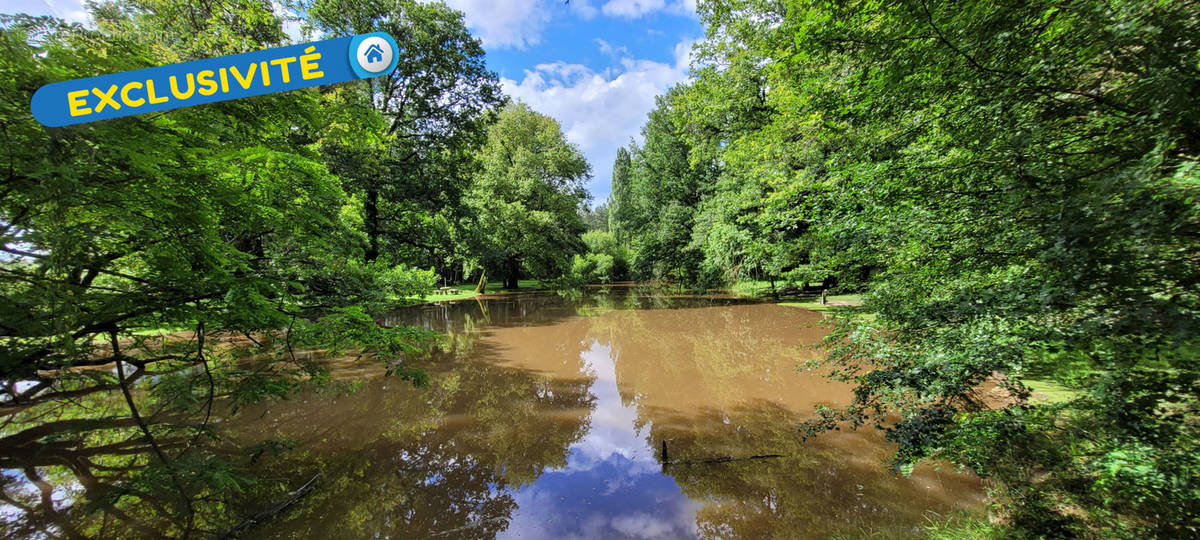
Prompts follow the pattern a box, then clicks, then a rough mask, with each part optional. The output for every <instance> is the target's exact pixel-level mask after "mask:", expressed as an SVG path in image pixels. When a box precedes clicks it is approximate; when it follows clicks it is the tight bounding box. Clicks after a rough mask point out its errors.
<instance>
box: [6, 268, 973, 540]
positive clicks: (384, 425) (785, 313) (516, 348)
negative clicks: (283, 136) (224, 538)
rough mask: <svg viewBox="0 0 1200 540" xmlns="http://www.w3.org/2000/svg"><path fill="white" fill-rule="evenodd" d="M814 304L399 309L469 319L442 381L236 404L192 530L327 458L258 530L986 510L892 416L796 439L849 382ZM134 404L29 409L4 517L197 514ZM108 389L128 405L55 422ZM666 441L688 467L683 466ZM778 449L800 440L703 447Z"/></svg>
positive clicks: (651, 534)
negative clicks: (898, 448) (164, 489)
mask: <svg viewBox="0 0 1200 540" xmlns="http://www.w3.org/2000/svg"><path fill="white" fill-rule="evenodd" d="M818 320H819V315H817V314H815V313H811V312H806V311H802V310H798V309H794V308H787V307H780V306H774V305H768V304H756V303H750V302H745V301H741V300H737V299H732V298H720V297H707V298H695V297H686V296H669V295H662V294H657V293H646V292H644V291H625V290H620V289H617V290H614V291H611V292H605V293H602V294H592V295H587V296H585V297H583V298H578V299H571V300H568V299H564V298H562V297H559V296H556V295H549V294H520V295H510V296H503V297H496V298H492V299H486V300H479V301H475V300H471V301H465V302H458V303H452V304H442V305H431V306H423V307H420V308H414V309H410V310H406V311H403V312H398V313H396V314H394V315H393V316H392V317H390V318H389V322H391V323H392V324H412V325H416V326H424V327H426V328H430V329H434V330H438V331H441V332H445V333H447V334H448V335H449V338H448V339H447V340H446V341H445V343H444V345H443V351H442V353H440V354H437V355H435V356H434V357H433V358H432V359H431V360H429V361H428V362H427V364H426V365H425V366H423V367H424V368H425V369H426V370H427V371H428V372H429V373H430V374H431V376H432V380H433V384H432V385H431V386H430V387H429V388H420V389H418V388H413V387H411V386H410V385H408V383H406V382H403V381H400V380H395V379H391V378H385V377H382V376H381V375H382V373H381V372H382V369H381V368H379V367H378V364H363V362H369V361H365V360H364V361H359V362H354V361H353V360H354V359H343V360H341V361H339V362H334V364H335V365H334V366H333V371H334V373H335V374H343V375H345V376H347V377H349V378H366V379H367V381H366V382H365V383H364V384H363V385H362V387H361V388H359V389H358V390H357V391H355V392H352V393H337V392H329V391H311V392H307V393H304V394H302V395H301V396H299V397H297V398H295V399H291V400H287V401H277V402H270V403H265V404H261V405H258V406H254V407H249V408H246V409H244V410H242V411H241V412H240V413H239V414H237V415H229V414H228V413H229V411H228V410H222V409H220V408H218V412H219V413H220V414H219V415H218V416H219V417H220V418H219V420H221V421H218V422H216V423H215V424H214V431H215V433H216V434H217V435H218V436H219V437H218V439H217V440H216V441H215V442H213V443H212V448H211V450H210V452H211V455H213V456H217V457H220V458H221V459H222V462H224V463H230V464H233V465H231V467H232V470H231V476H230V478H231V480H230V482H231V484H230V486H229V489H227V490H224V491H223V492H221V493H211V494H207V495H203V496H199V497H197V513H198V516H197V523H198V529H199V531H200V532H199V533H197V534H196V535H194V536H199V537H204V536H215V535H219V534H223V533H224V531H227V530H228V529H229V528H230V527H232V526H233V524H235V523H237V522H238V521H239V520H240V519H241V518H244V517H245V516H247V515H249V514H252V513H254V512H255V511H257V510H260V509H262V508H263V507H265V506H269V505H270V504H271V503H273V502H275V501H278V500H280V499H282V498H283V497H284V496H285V495H286V493H287V492H288V491H289V490H291V489H295V488H296V487H297V486H298V485H299V484H301V483H303V482H304V481H305V480H307V479H308V478H309V477H311V476H312V475H313V474H314V473H316V472H321V473H322V475H323V477H322V480H321V482H320V484H319V485H318V487H317V489H315V490H314V491H312V492H311V493H310V494H308V495H307V496H306V497H304V498H303V499H301V500H300V501H299V502H297V503H296V504H295V505H294V506H292V507H291V508H289V509H288V510H287V511H285V512H283V513H281V514H279V515H277V516H275V517H274V518H273V519H271V520H269V521H268V522H267V523H266V524H264V525H262V526H261V527H259V528H257V529H255V530H254V531H253V536H262V537H284V538H367V537H398V538H408V537H427V536H439V535H440V536H443V537H453V538H460V537H469V538H481V537H482V538H492V537H497V536H499V537H522V538H563V537H571V536H579V537H604V538H617V537H637V538H656V537H661V538H674V537H695V536H705V537H712V536H719V537H731V536H739V537H764V536H777V537H825V536H828V535H846V536H861V535H864V534H877V533H878V534H889V535H908V534H911V533H912V532H913V528H914V527H916V526H919V525H920V524H922V523H924V514H925V512H927V511H930V510H932V511H936V512H938V513H943V514H944V513H945V512H947V511H951V510H952V509H954V508H959V507H962V508H967V509H977V508H979V507H980V501H981V497H982V493H981V487H980V485H979V483H978V481H977V480H976V479H974V478H971V477H966V476H960V475H957V474H953V473H949V472H945V471H942V472H939V471H935V470H932V469H928V468H926V469H918V470H917V472H916V473H915V474H914V475H913V476H912V477H910V478H897V477H893V476H892V475H890V474H889V473H888V471H887V470H886V467H885V466H884V464H883V460H884V459H885V457H886V456H887V455H888V449H887V447H886V446H885V445H884V443H883V441H882V439H881V438H880V437H878V436H876V434H874V433H870V432H856V433H837V434H832V435H829V436H825V437H822V438H820V439H817V440H815V441H808V442H806V443H805V442H802V441H801V440H800V439H799V437H798V435H797V433H796V430H795V426H796V423H797V422H798V421H800V420H802V419H803V418H805V417H806V416H807V415H808V414H810V412H811V410H812V407H813V406H814V405H815V404H818V403H827V404H838V403H842V402H844V400H845V399H847V398H848V393H849V392H848V388H846V387H844V386H841V385H837V384H834V383H830V382H828V381H827V380H825V379H823V378H821V377H820V376H819V375H818V374H813V373H805V372H803V371H799V372H798V371H797V366H798V365H800V364H801V363H802V362H803V360H805V359H806V358H808V357H811V355H814V354H817V353H816V351H815V350H813V349H811V348H808V347H806V346H807V345H811V344H813V343H815V342H816V341H817V340H819V339H820V337H821V335H822V334H823V329H821V328H820V327H818V326H817V325H816V323H817V321H818ZM114 399H119V394H117V395H114V394H113V393H112V392H111V390H109V391H102V392H96V393H93V394H91V395H86V396H72V398H71V400H70V401H60V402H56V403H46V404H43V405H39V406H37V407H35V408H33V409H31V410H29V411H25V412H23V413H21V414H20V415H14V416H11V417H10V420H9V423H8V424H7V425H5V426H4V428H3V429H4V431H3V434H2V435H3V438H2V439H0V454H2V458H0V459H2V464H3V467H4V469H5V470H4V480H3V482H4V485H3V488H4V489H3V491H4V503H5V504H4V507H3V510H2V514H0V515H2V517H3V520H4V523H5V524H4V527H5V530H4V532H5V533H6V536H9V537H18V536H65V537H106V538H111V537H122V536H125V537H144V536H160V535H163V534H175V533H176V532H177V531H178V529H177V528H173V527H172V526H171V525H170V522H171V520H172V519H175V518H177V516H178V515H179V512H178V509H177V508H176V507H175V506H173V505H176V504H177V501H175V499H173V498H172V497H170V496H167V495H164V494H162V493H157V492H145V491H140V490H143V489H147V486H154V485H162V484H163V483H161V482H160V483H158V484H155V483H153V482H148V481H145V478H146V476H147V475H153V474H154V470H153V467H148V464H150V463H152V462H151V461H150V460H149V459H148V457H147V451H148V449H147V448H145V445H144V444H142V443H141V440H140V439H138V438H136V437H132V436H130V433H131V428H132V426H131V425H130V422H129V421H128V420H125V419H124V418H122V417H120V416H119V415H118V414H116V413H117V412H118V411H119V410H120V409H119V408H118V407H117V406H116V405H114V404H113V403H111V402H112V401H113V400H114ZM118 405H119V404H118ZM103 407H112V410H113V411H114V413H113V415H112V418H108V419H104V420H97V421H93V424H90V425H87V426H84V425H80V424H74V425H64V424H61V423H59V422H76V421H75V420H72V419H71V418H73V417H74V416H77V415H78V414H79V410H82V409H85V408H86V409H87V410H89V411H95V410H98V409H101V408H103ZM52 409H56V410H52ZM55 418H61V420H57V421H55V420H52V419H55ZM152 418H153V421H155V422H160V423H162V422H168V421H173V419H169V418H161V417H152ZM663 442H666V443H667V445H668V447H669V449H670V453H671V459H672V460H681V461H684V462H685V463H679V464H673V465H669V466H667V467H663V466H662V464H661V463H660V459H659V455H658V451H659V448H660V447H661V444H662V443H663ZM160 444H162V445H165V446H167V447H170V446H171V445H172V444H177V442H175V441H172V440H170V439H169V438H167V439H165V440H162V441H160ZM760 454H782V455H783V456H784V457H781V458H777V459H762V460H743V461H731V462H727V463H686V462H688V461H695V460H703V459H706V458H714V457H734V458H736V457H747V456H752V455H760ZM197 466H203V464H198V465H197ZM235 473H236V474H235Z"/></svg>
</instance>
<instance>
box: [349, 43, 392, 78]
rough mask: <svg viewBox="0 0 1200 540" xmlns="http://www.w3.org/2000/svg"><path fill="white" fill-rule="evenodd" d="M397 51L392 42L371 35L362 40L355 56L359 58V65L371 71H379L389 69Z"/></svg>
mask: <svg viewBox="0 0 1200 540" xmlns="http://www.w3.org/2000/svg"><path fill="white" fill-rule="evenodd" d="M394 54H395V51H393V50H392V44H390V43H388V42H387V40H385V39H383V38H381V37H378V36H371V37H369V38H367V39H364V40H362V42H361V43H359V44H358V50H357V51H356V52H355V56H354V58H355V59H356V60H358V65H359V66H362V68H363V69H365V70H367V71H368V72H370V73H379V72H380V71H383V70H385V69H387V67H388V66H389V65H391V63H392V55H394Z"/></svg>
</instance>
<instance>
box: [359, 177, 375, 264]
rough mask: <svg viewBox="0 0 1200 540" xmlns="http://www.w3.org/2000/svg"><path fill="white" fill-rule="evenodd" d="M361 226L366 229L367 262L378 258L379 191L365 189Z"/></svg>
mask: <svg viewBox="0 0 1200 540" xmlns="http://www.w3.org/2000/svg"><path fill="white" fill-rule="evenodd" d="M363 211H364V214H365V215H364V216H363V225H364V227H365V228H366V229H367V254H366V260H367V262H375V259H378V258H379V191H378V190H376V189H367V200H366V201H365V202H364V203H363Z"/></svg>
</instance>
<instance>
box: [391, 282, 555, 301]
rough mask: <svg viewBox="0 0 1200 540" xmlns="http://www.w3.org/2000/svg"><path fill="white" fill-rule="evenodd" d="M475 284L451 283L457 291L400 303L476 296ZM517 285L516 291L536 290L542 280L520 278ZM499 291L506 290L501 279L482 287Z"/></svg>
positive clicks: (485, 291) (413, 298) (451, 299)
mask: <svg viewBox="0 0 1200 540" xmlns="http://www.w3.org/2000/svg"><path fill="white" fill-rule="evenodd" d="M476 285H478V283H461V284H458V285H451V287H453V288H455V289H458V292H457V293H454V294H430V295H428V296H426V297H425V298H423V299H422V298H418V297H415V296H413V297H409V298H405V299H403V300H402V303H404V304H405V305H417V304H432V303H434V302H451V301H454V300H464V299H467V298H474V297H476V296H478V293H476V292H475V286H476ZM517 287H518V291H517V292H520V291H536V290H540V289H541V288H542V282H540V281H538V280H536V279H522V280H518V281H517ZM500 292H506V289H505V288H504V282H503V281H489V282H488V284H487V287H486V288H485V289H484V293H485V294H495V293H500Z"/></svg>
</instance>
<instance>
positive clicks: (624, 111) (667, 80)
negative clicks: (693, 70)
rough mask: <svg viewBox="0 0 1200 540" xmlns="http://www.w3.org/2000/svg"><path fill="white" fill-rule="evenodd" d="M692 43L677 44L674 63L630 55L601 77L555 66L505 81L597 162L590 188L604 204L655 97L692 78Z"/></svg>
mask: <svg viewBox="0 0 1200 540" xmlns="http://www.w3.org/2000/svg"><path fill="white" fill-rule="evenodd" d="M692 43H693V41H692V40H685V41H683V42H680V43H679V44H677V45H676V46H675V58H674V61H673V63H671V64H667V63H662V62H654V61H651V60H644V59H642V60H639V59H634V58H629V57H624V58H621V59H620V61H619V68H616V69H612V70H606V71H605V72H603V73H600V72H597V71H595V70H593V69H591V68H589V67H587V66H584V65H581V64H570V63H566V62H555V63H551V64H540V65H537V66H535V67H534V68H533V69H529V70H525V74H524V77H523V78H522V79H521V80H520V81H517V80H513V79H509V78H502V79H501V81H500V82H501V84H502V85H503V87H504V91H505V93H507V94H508V95H509V96H512V97H513V98H516V99H519V100H521V101H524V102H525V103H528V104H529V106H530V107H533V109H534V110H536V111H538V112H541V113H543V114H548V115H550V116H552V117H554V118H555V119H556V120H558V121H559V123H561V124H562V126H563V131H564V132H565V133H566V136H567V139H569V140H570V141H571V142H573V143H575V144H577V145H579V148H580V149H581V150H582V151H583V153H584V155H585V156H587V158H588V162H589V163H591V164H592V174H593V179H592V183H591V185H589V186H588V188H589V190H590V191H591V192H592V194H593V195H594V196H595V197H596V200H595V201H593V203H594V204H599V203H600V202H603V201H604V198H605V197H607V196H608V193H609V191H610V185H611V180H612V163H613V160H614V159H616V152H617V148H619V147H621V146H624V145H625V144H627V143H628V142H629V139H630V138H631V137H633V138H639V137H640V129H641V126H642V124H644V123H645V122H646V114H647V113H649V112H650V110H651V109H653V108H654V98H655V96H658V95H659V94H662V93H663V92H665V91H666V90H667V89H668V88H670V87H671V86H673V85H675V84H676V83H678V82H680V81H683V80H685V79H687V77H688V66H689V65H690V62H691V45H692ZM602 48H603V46H602ZM609 48H610V49H612V46H611V45H609ZM614 50H615V49H614Z"/></svg>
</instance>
